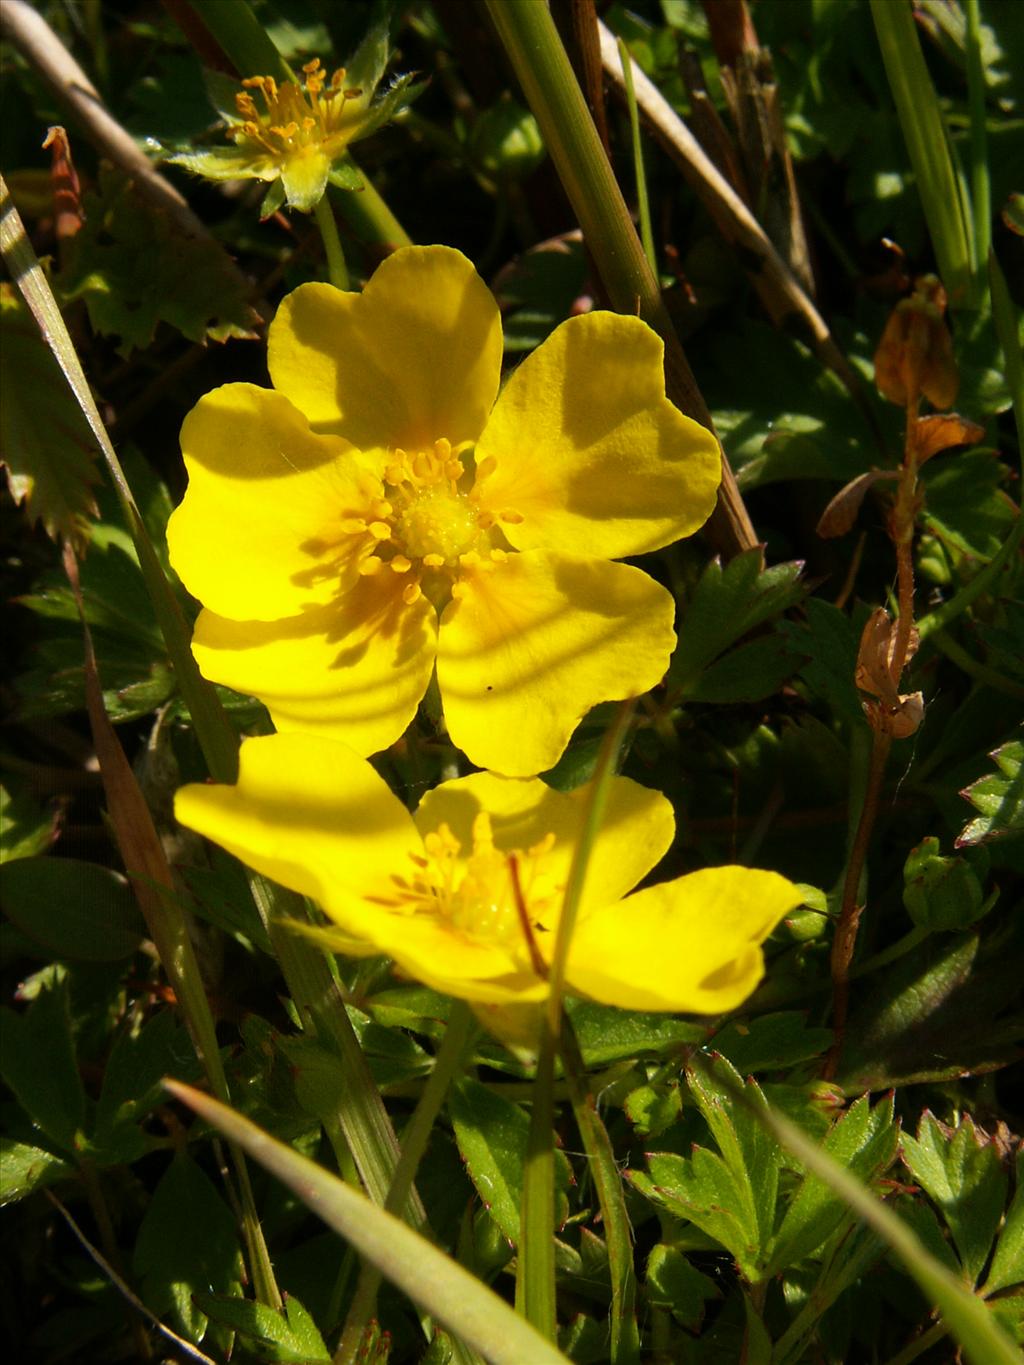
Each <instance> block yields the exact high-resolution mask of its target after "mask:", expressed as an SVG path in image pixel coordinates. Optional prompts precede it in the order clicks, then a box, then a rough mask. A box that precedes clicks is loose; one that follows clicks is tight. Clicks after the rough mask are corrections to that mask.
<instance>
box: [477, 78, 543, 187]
mask: <svg viewBox="0 0 1024 1365" xmlns="http://www.w3.org/2000/svg"><path fill="white" fill-rule="evenodd" d="M469 150H470V153H471V154H472V157H473V160H474V162H475V163H476V166H477V169H478V170H479V171H480V172H481V173H482V174H483V175H486V176H487V177H488V178H489V179H490V180H495V181H497V182H498V183H499V184H510V183H514V182H516V181H519V180H525V179H526V177H527V176H528V175H529V174H530V173H531V172H532V171H534V170H536V168H537V167H538V166H539V165H540V163H541V161H543V159H544V142H543V139H542V138H541V135H540V129H539V128H538V126H537V120H536V119H535V118H534V117H533V115H532V114H531V113H529V112H528V111H527V110H526V109H524V108H523V107H522V105H521V104H517V103H516V101H515V100H514V99H512V98H511V97H510V96H503V97H502V98H501V99H500V100H499V101H498V103H497V104H494V105H492V106H491V107H490V109H486V110H485V111H484V112H483V113H482V114H481V115H480V117H479V118H478V119H477V121H476V123H475V124H474V126H473V132H472V134H471V135H470V140H469Z"/></svg>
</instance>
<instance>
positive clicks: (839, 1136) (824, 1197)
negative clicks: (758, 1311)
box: [766, 1095, 899, 1275]
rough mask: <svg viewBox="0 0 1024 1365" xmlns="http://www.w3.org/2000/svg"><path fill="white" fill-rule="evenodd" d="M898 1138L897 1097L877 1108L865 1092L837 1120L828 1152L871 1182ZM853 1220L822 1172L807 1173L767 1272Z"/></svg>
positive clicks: (888, 1160) (776, 1269) (805, 1253)
mask: <svg viewBox="0 0 1024 1365" xmlns="http://www.w3.org/2000/svg"><path fill="white" fill-rule="evenodd" d="M898 1140H899V1129H898V1128H897V1126H896V1125H895V1124H894V1122H893V1101H892V1096H891V1095H890V1096H889V1097H888V1098H887V1099H884V1100H880V1101H879V1102H878V1104H876V1105H875V1107H874V1109H872V1108H871V1106H870V1104H869V1103H868V1099H867V1096H864V1097H863V1098H861V1099H859V1100H857V1101H855V1103H854V1104H852V1105H851V1106H850V1108H849V1109H848V1110H847V1111H846V1113H845V1114H843V1115H842V1116H841V1117H840V1118H839V1119H838V1120H837V1121H836V1123H835V1124H834V1125H833V1127H832V1129H831V1130H830V1131H829V1133H828V1134H827V1136H826V1138H825V1140H824V1142H823V1143H822V1150H823V1151H824V1152H826V1153H827V1154H828V1155H829V1156H830V1157H832V1158H833V1159H834V1160H835V1161H838V1162H839V1163H840V1164H841V1165H842V1166H843V1167H844V1169H846V1170H848V1171H849V1172H850V1173H851V1174H852V1175H853V1176H854V1177H856V1179H857V1180H858V1181H859V1182H860V1183H861V1184H865V1185H866V1184H869V1183H870V1182H871V1181H872V1180H874V1179H876V1178H877V1177H878V1176H879V1175H881V1174H882V1172H883V1171H886V1170H888V1168H889V1166H890V1165H891V1164H892V1162H893V1160H894V1159H895V1156H896V1147H897V1143H898ZM852 1221H853V1220H852V1216H851V1214H850V1212H849V1210H848V1208H847V1206H846V1204H845V1203H844V1201H843V1200H842V1198H840V1197H839V1196H837V1195H836V1194H835V1193H834V1191H833V1190H832V1188H831V1187H830V1186H829V1185H828V1184H827V1183H826V1182H825V1181H824V1180H822V1179H821V1178H820V1177H819V1176H817V1175H815V1174H813V1173H811V1174H808V1175H806V1176H805V1177H804V1179H803V1182H802V1183H801V1185H800V1187H799V1188H798V1189H797V1191H796V1193H795V1194H794V1195H793V1197H792V1199H791V1201H790V1204H789V1207H788V1208H787V1210H786V1215H785V1217H784V1218H783V1220H782V1225H781V1226H780V1228H779V1230H778V1234H777V1236H776V1238H775V1245H774V1248H773V1250H772V1253H771V1260H770V1262H769V1266H768V1270H767V1272H766V1273H767V1274H768V1275H774V1274H778V1273H779V1272H781V1271H782V1270H784V1269H785V1268H786V1267H787V1266H790V1265H795V1264H796V1263H797V1262H798V1261H801V1260H803V1259H804V1257H806V1256H810V1255H811V1254H812V1252H814V1251H816V1250H817V1249H818V1247H819V1246H821V1244H822V1242H824V1241H825V1239H826V1238H827V1237H831V1236H832V1234H833V1233H834V1232H835V1231H836V1229H837V1228H839V1227H841V1226H843V1225H844V1224H845V1223H847V1222H852Z"/></svg>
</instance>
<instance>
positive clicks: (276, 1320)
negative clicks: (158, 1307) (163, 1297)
mask: <svg viewBox="0 0 1024 1365" xmlns="http://www.w3.org/2000/svg"><path fill="white" fill-rule="evenodd" d="M195 1301H196V1305H197V1307H199V1308H201V1309H202V1311H203V1312H204V1313H205V1314H206V1316H207V1317H208V1318H210V1319H211V1320H212V1321H213V1322H219V1323H221V1324H222V1325H223V1326H225V1327H230V1329H231V1330H232V1331H233V1332H237V1333H238V1334H239V1336H242V1337H245V1338H246V1340H247V1341H250V1342H252V1343H253V1344H254V1345H255V1346H256V1347H258V1354H259V1359H260V1360H261V1361H272V1362H274V1365H308V1362H312V1361H321V1360H330V1358H331V1353H330V1352H329V1351H328V1349H327V1347H326V1346H325V1345H324V1340H323V1337H322V1336H321V1335H320V1333H319V1332H318V1331H317V1329H316V1324H315V1323H314V1322H313V1319H312V1318H311V1317H310V1316H309V1314H308V1313H307V1312H306V1310H305V1309H304V1308H303V1307H302V1305H301V1304H300V1303H299V1301H298V1299H294V1298H292V1297H291V1296H290V1295H289V1297H288V1299H287V1301H286V1303H285V1307H284V1312H281V1313H279V1312H278V1311H277V1310H276V1309H274V1308H269V1307H268V1306H267V1305H266V1304H264V1303H256V1302H255V1301H254V1300H252V1299H242V1298H234V1297H227V1296H225V1295H220V1294H210V1293H207V1292H205V1291H200V1292H198V1293H197V1294H196V1295H195Z"/></svg>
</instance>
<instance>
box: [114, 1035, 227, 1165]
mask: <svg viewBox="0 0 1024 1365" xmlns="http://www.w3.org/2000/svg"><path fill="white" fill-rule="evenodd" d="M167 1075H172V1076H177V1077H178V1078H179V1079H180V1080H186V1081H192V1080H195V1079H197V1078H198V1076H200V1075H201V1067H200V1064H199V1060H198V1058H197V1057H196V1050H195V1047H194V1046H193V1044H192V1040H191V1039H190V1038H189V1036H188V1033H187V1031H186V1030H185V1029H184V1028H183V1027H182V1025H181V1024H180V1023H179V1022H178V1020H177V1018H176V1017H175V1015H174V1014H173V1013H172V1011H171V1010H169V1009H164V1010H161V1011H160V1012H159V1013H158V1014H155V1015H153V1017H152V1018H151V1019H148V1020H147V1021H146V1023H145V1024H143V1026H142V1028H141V1029H139V1030H138V1032H133V1031H132V1030H131V1029H125V1030H123V1031H122V1032H121V1034H120V1035H119V1037H118V1038H117V1040H116V1042H115V1043H114V1046H113V1048H112V1049H111V1051H110V1056H109V1057H108V1059H107V1065H106V1069H105V1070H104V1072H103V1087H102V1089H101V1090H100V1098H99V1104H98V1106H97V1109H96V1136H95V1143H96V1148H97V1152H98V1157H99V1159H101V1160H102V1159H103V1157H104V1155H106V1156H107V1158H108V1159H110V1160H115V1159H117V1160H122V1161H125V1160H134V1159H135V1157H136V1156H139V1155H141V1153H142V1151H143V1149H144V1144H143V1139H142V1134H141V1132H140V1131H139V1129H138V1124H139V1121H140V1120H141V1119H143V1118H145V1116H146V1115H147V1114H148V1113H149V1112H150V1111H151V1110H153V1109H155V1108H156V1106H157V1105H158V1104H161V1103H162V1102H163V1099H164V1092H163V1089H162V1086H161V1079H162V1078H163V1077H164V1076H167Z"/></svg>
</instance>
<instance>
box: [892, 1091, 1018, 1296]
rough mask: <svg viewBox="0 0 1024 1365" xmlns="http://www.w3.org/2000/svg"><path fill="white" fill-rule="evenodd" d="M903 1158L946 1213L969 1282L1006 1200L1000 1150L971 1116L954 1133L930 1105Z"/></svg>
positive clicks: (977, 1270) (983, 1256)
mask: <svg viewBox="0 0 1024 1365" xmlns="http://www.w3.org/2000/svg"><path fill="white" fill-rule="evenodd" d="M901 1149H902V1154H903V1160H904V1163H905V1164H906V1167H907V1169H908V1170H909V1171H910V1173H911V1174H912V1175H913V1177H914V1179H915V1180H916V1181H917V1183H918V1184H919V1185H921V1186H922V1188H923V1189H925V1190H926V1191H927V1192H928V1194H929V1195H930V1196H931V1197H932V1199H933V1200H934V1201H935V1203H936V1204H937V1205H938V1206H939V1208H940V1209H941V1211H942V1216H943V1217H944V1218H945V1220H946V1223H947V1225H948V1227H949V1230H950V1232H951V1233H952V1234H953V1241H954V1243H955V1244H956V1249H957V1251H958V1252H959V1253H960V1261H961V1264H962V1265H963V1268H964V1273H965V1275H966V1277H967V1280H968V1281H969V1283H970V1284H972V1285H973V1284H974V1282H975V1281H976V1280H977V1278H978V1276H979V1275H980V1274H981V1271H982V1267H983V1266H984V1264H985V1262H986V1261H987V1260H988V1256H989V1252H990V1251H991V1249H992V1243H993V1241H994V1240H995V1235H996V1230H997V1228H998V1227H999V1220H1000V1219H1001V1218H1002V1214H1003V1204H1004V1202H1005V1200H1006V1183H1007V1181H1006V1172H1005V1171H1004V1170H1003V1167H1002V1163H1001V1162H1000V1160H999V1154H998V1152H997V1151H996V1149H995V1147H994V1145H993V1144H992V1143H991V1141H989V1140H988V1139H987V1138H983V1137H982V1136H981V1135H980V1134H979V1133H978V1130H977V1129H976V1128H975V1126H974V1123H973V1122H972V1120H971V1118H970V1116H969V1115H965V1116H964V1117H963V1118H962V1119H961V1121H960V1123H959V1125H958V1126H957V1127H956V1128H955V1129H954V1130H952V1132H950V1131H949V1130H948V1129H946V1130H944V1129H943V1128H942V1126H941V1125H940V1124H939V1122H938V1120H937V1119H936V1118H935V1117H934V1115H932V1114H931V1113H930V1112H929V1111H928V1110H927V1109H926V1110H925V1111H924V1113H923V1114H922V1115H921V1119H920V1122H919V1124H918V1129H917V1137H916V1139H915V1138H912V1137H909V1136H908V1135H906V1134H905V1135H904V1137H903V1139H902V1142H901Z"/></svg>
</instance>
